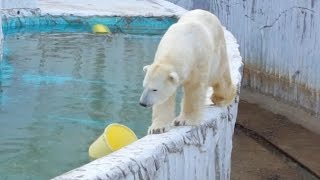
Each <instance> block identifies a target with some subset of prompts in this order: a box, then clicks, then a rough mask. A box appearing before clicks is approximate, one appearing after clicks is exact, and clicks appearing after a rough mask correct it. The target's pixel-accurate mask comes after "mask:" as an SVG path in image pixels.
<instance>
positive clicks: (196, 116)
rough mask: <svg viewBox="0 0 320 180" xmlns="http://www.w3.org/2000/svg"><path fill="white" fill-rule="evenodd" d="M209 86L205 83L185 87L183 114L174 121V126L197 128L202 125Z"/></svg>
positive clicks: (182, 103) (182, 105)
mask: <svg viewBox="0 0 320 180" xmlns="http://www.w3.org/2000/svg"><path fill="white" fill-rule="evenodd" d="M206 90H207V86H206V85H205V84H204V83H197V84H191V85H190V84H189V85H185V86H184V95H183V99H182V102H181V112H180V115H179V116H178V117H176V118H175V120H174V121H173V125H174V126H185V125H186V126H196V125H199V124H200V123H201V118H202V112H203V109H204V106H205V97H206Z"/></svg>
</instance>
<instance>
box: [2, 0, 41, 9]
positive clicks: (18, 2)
mask: <svg viewBox="0 0 320 180" xmlns="http://www.w3.org/2000/svg"><path fill="white" fill-rule="evenodd" d="M1 1H2V2H1V7H2V9H16V8H30V9H34V8H37V7H38V0H1Z"/></svg>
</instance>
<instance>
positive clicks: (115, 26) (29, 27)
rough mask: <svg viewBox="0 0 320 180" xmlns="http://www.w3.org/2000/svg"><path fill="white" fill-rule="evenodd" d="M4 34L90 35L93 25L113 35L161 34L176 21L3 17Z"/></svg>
mask: <svg viewBox="0 0 320 180" xmlns="http://www.w3.org/2000/svg"><path fill="white" fill-rule="evenodd" d="M2 21H3V22H2V29H3V33H4V34H5V35H6V34H11V33H17V32H90V31H92V29H91V28H92V26H93V25H94V24H103V25H107V26H108V27H109V28H110V29H111V31H112V32H114V33H128V34H163V33H164V32H165V31H166V30H167V29H168V27H169V26H170V25H171V24H173V23H175V22H176V21H177V19H176V18H175V17H142V16H137V17H119V16H113V17H103V16H88V17H78V16H50V15H46V16H34V17H32V16H30V17H3V18H2Z"/></svg>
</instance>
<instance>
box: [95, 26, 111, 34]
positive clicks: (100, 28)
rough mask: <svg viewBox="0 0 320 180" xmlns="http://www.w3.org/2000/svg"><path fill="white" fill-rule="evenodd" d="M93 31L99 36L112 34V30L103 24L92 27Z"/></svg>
mask: <svg viewBox="0 0 320 180" xmlns="http://www.w3.org/2000/svg"><path fill="white" fill-rule="evenodd" d="M92 31H93V32H94V33H97V34H110V33H111V31H110V29H109V28H108V27H107V26H105V25H103V24H96V25H94V26H93V27H92Z"/></svg>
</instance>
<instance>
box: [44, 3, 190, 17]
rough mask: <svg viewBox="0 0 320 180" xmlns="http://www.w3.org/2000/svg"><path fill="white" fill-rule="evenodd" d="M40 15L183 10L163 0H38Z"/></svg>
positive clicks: (165, 13) (161, 13) (176, 12)
mask: <svg viewBox="0 0 320 180" xmlns="http://www.w3.org/2000/svg"><path fill="white" fill-rule="evenodd" d="M39 8H40V9H41V14H42V15H47V14H50V15H63V16H66V15H73V16H123V17H131V16H143V17H159V16H161V17H163V16H180V15H181V14H183V13H184V12H186V10H185V9H183V8H181V7H179V6H176V5H174V4H172V3H170V2H167V1H164V0H122V1H117V0H103V1H102V0H91V1H86V0H39Z"/></svg>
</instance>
